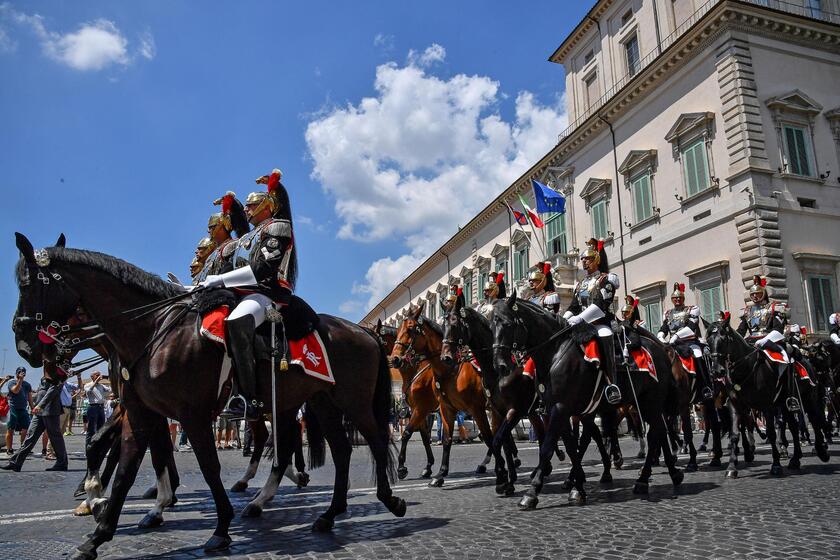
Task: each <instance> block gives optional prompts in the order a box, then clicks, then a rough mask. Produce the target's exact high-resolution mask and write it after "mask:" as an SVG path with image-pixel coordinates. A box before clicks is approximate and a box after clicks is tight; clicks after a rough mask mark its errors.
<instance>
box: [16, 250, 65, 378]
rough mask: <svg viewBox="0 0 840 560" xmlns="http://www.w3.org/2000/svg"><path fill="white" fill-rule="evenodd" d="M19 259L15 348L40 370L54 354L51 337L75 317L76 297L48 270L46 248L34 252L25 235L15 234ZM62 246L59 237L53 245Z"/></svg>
mask: <svg viewBox="0 0 840 560" xmlns="http://www.w3.org/2000/svg"><path fill="white" fill-rule="evenodd" d="M15 237H16V243H17V248H18V250H20V254H21V258H20V260H19V261H18V264H17V270H16V274H17V283H18V289H19V297H18V305H17V309H16V311H15V316H14V318H13V319H12V330H13V331H14V333H15V346H16V348H17V351H18V354H20V356H21V358H23V359H24V360H26V361H27V362H28V363H29V365H31V366H32V367H41V365H42V364H43V361H44V355H45V353H46V354H47V357H49V356H51V355H52V352H54V348H53V344H52V343H53V342H55V339H54V338H53V335H57V334H59V333H60V331H61V328H62V325H66V324H67V321H68V320H69V319H70V318H71V317H72V316H73V315H74V314H75V312H76V309H77V308H78V306H79V295H78V294H77V293H76V292H75V291H73V290H72V289H71V288H70V287H69V286H68V285H67V284H66V283H65V282H64V281H63V280H62V277H61V275H60V274H59V273H58V272H56V271H55V270H53V269H51V268H50V257H49V254H48V252H47V250H46V249H39V250H37V251H36V250H35V249H34V248H33V247H32V243H30V241H29V239H27V238H26V236H24V235H22V234H20V233H15ZM64 244H65V239H64V234H62V235H61V236H60V237H59V238H58V241H57V242H56V246H59V247H63V246H64Z"/></svg>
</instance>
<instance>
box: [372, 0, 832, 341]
mask: <svg viewBox="0 0 840 560" xmlns="http://www.w3.org/2000/svg"><path fill="white" fill-rule="evenodd" d="M549 60H550V61H551V62H554V63H557V64H562V65H563V66H564V68H565V71H566V100H567V112H568V114H569V121H570V123H571V125H570V126H569V128H568V129H567V130H565V131H563V132H562V133H560V135H559V141H558V144H557V145H556V146H555V147H554V148H552V149H551V151H549V152H548V153H547V154H546V155H545V156H544V157H543V158H542V159H541V160H540V161H538V162H536V163H535V164H534V165H533V167H531V169H529V170H528V171H527V172H526V173H525V174H524V175H522V176H521V177H520V178H519V179H517V180H516V181H515V182H514V183H513V184H512V185H510V186H508V187H507V188H505V189H504V191H503V192H501V194H500V195H499V196H498V197H497V198H496V199H495V200H494V201H493V202H492V203H491V204H490V205H488V206H487V207H486V208H485V209H484V210H482V211H481V212H480V213H479V214H478V215H477V216H475V217H474V218H473V219H472V220H471V221H470V222H469V223H468V224H467V225H466V226H465V227H463V228H462V229H460V230H459V231H458V233H456V234H455V235H454V236H453V237H452V238H451V239H449V240H448V241H447V242H446V243H444V244H443V246H441V247H440V249H438V250H437V251H436V252H435V253H434V254H432V255H431V256H430V257H429V258H428V259H427V260H426V261H425V262H423V263H422V264H421V265H420V266H419V267H418V268H417V269H416V270H414V271H413V272H412V273H411V274H409V275H408V276H407V277H406V278H405V279H404V280H403V281H402V282H401V284H400V285H398V286H397V287H395V288H394V290H393V291H392V292H391V293H389V294H388V295H387V296H386V297H385V298H384V299H383V300H382V301H381V302H380V303H379V304H377V305H376V306H375V307H374V308H373V309H371V310H370V311H369V312H368V314H367V316H366V317H365V318H364V319H363V322H369V323H375V322H376V320H377V319H382V320H383V321H384V322H386V323H388V324H396V323H397V322H398V321H399V320H400V318H401V317H402V316H403V315H404V313H405V312H406V310H407V309H408V307H409V305H410V304H418V303H420V302H423V301H425V302H426V304H427V310H428V312H427V314H428V315H430V316H432V317H433V318H436V319H439V316H440V308H439V305H438V303H439V302H440V301H441V299H442V298H444V297H445V296H446V294H447V291H448V287H449V286H450V285H452V284H457V285H459V286H461V287H462V288H463V289H464V292H465V294H466V297H467V299H468V301H469V302H470V303H477V302H478V301H479V299H480V297H481V286H483V285H484V283H485V282H486V280H487V276H488V274H489V273H490V272H491V271H493V270H504V271H506V276H507V278H509V279H511V278H512V280H513V283H515V284H516V286H517V289H518V290H519V291H520V292H519V293H520V294H521V295H527V294H525V293H524V290H526V289H527V287H526V283H525V281H524V280H525V278H526V277H527V273H528V271H529V269H530V268H532V267H533V266H534V265H535V264H536V263H537V262H538V261H540V260H542V259H543V258H544V257H545V258H548V259H549V260H551V261H552V262H553V263H554V265H555V272H554V274H555V279H556V280H557V282H556V283H557V285H558V291H559V292H560V294H561V297H563V298H564V301H568V300H569V297H570V295H571V288H572V287H573V285H574V282H575V279H576V277H577V276H578V275H579V274H580V272H579V270H578V268H579V267H578V264H577V260H578V259H577V253H578V252H579V250H580V248H581V247H584V243H585V241H586V240H587V239H589V238H590V237H597V238H602V239H605V240H606V243H605V248H606V250H607V254H608V256H609V258H610V263H611V265H612V271H613V272H615V273H617V274H618V275H619V278H620V279H621V282H622V288H621V290H620V293H621V294H622V295H623V294H624V293H625V292H629V293H632V294H634V295H635V296H637V297H638V298H639V299H640V302H641V310H642V314H643V316H644V318H645V319H646V320H647V321H648V323H649V324H650V326H652V327H653V328H654V329H656V328H658V325H659V323H660V321H661V316H662V312H663V311H664V310H665V309H666V308H667V306H668V305H669V304H670V299H669V294H670V291H671V290H670V286H671V285H672V284H673V282H684V283H685V284H686V292H687V293H686V299H687V302H688V303H691V304H696V305H699V306H700V308H701V312H702V314H703V316H704V317H706V318H711V317H713V316H715V315H716V313H717V312H718V311H720V310H722V309H729V310H732V311H733V316H734V315H737V313H738V312H739V311H740V309H741V308H742V307H743V305H744V301H745V300H746V297H747V288H748V286H749V284H750V283H751V278H752V275H753V274H762V275H765V276H766V277H767V279H768V285H769V286H770V289H771V291H772V294H773V297H774V298H776V299H780V300H784V301H786V302H787V303H788V304H789V306H790V310H791V320H792V321H793V322H796V323H799V324H802V325H805V326H807V327H808V329H809V332H825V331H826V330H827V318H828V314H829V313H831V312H833V311H835V310H837V308H838V307H840V297H839V296H838V264H840V0H821V1H820V0H790V1H789V2H780V1H775V0H749V1H736V0H707V1H706V0H599V1H597V2H596V3H595V5H594V6H593V7H592V8H591V10H590V12H589V14H588V15H587V17H586V18H584V19H583V20H582V21H581V22H580V23H579V24H578V25H577V27H576V28H575V29H574V31H573V32H572V33H571V34H570V35H569V36H568V37H567V38H566V39H565V40H564V41H563V42H562V44H561V45H560V46H559V47H558V48H557V50H556V51H555V52H554V53H553V54H552V55H551V56H550V59H549ZM531 179H537V180H539V181H541V182H543V183H545V184H547V185H549V186H551V187H552V188H554V189H555V190H557V191H559V192H561V193H563V194H564V195H565V196H566V210H567V211H566V213H565V214H564V215H542V218H543V220H544V221H545V222H546V226H545V228H544V229H542V230H536V231H532V230H531V229H530V228H528V227H527V226H526V227H525V228H518V227H516V226H515V225H514V227H510V220H509V217H508V212H507V209H506V208H505V206H504V203H505V202H507V203H510V204H512V205H514V206H518V205H519V204H518V196H517V195H518V194H519V193H522V194H523V196H525V197H526V199H528V200H529V201H530V203H531V204H532V203H533V192H532V189H531V186H530V180H531ZM510 284H511V283H510V282H509V284H508V285H509V286H510Z"/></svg>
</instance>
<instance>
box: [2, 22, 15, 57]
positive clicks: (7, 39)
mask: <svg viewBox="0 0 840 560" xmlns="http://www.w3.org/2000/svg"><path fill="white" fill-rule="evenodd" d="M16 49H17V41H15V40H14V39H12V38H11V36H9V32H8V31H6V29H4V28H3V27H0V53H10V52H14V51H15V50H16Z"/></svg>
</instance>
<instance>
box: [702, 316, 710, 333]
mask: <svg viewBox="0 0 840 560" xmlns="http://www.w3.org/2000/svg"><path fill="white" fill-rule="evenodd" d="M700 320H701V321H703V327H705V329H706V330H709V327H711V326H712V324H711V323H710V322H708V321H707V320H706V319H705V318H703V317H700Z"/></svg>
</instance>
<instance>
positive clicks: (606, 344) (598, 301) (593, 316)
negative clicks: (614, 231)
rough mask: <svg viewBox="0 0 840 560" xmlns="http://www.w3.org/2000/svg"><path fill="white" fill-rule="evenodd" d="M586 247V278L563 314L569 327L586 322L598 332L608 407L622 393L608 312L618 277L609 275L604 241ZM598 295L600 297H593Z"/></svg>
mask: <svg viewBox="0 0 840 560" xmlns="http://www.w3.org/2000/svg"><path fill="white" fill-rule="evenodd" d="M588 245H589V248H588V249H587V250H586V251H584V252H583V253H582V254H581V256H580V261H581V266H582V267H583V270H584V272H585V273H586V275H585V276H584V278H583V280H580V281H579V282H578V283H577V284H575V289H574V292H573V293H572V302H571V304H570V305H569V308H568V309H567V310H566V312H565V313H564V314H563V318H564V319H566V320H567V321H568V323H569V325H577V324H579V323H583V322H587V323H589V324H590V325H592V326H593V327H594V328H595V330H596V331H597V336H596V337H595V338H596V340H597V342H598V350H599V353H600V356H599V358H598V367H599V368H600V369H601V372H602V373H603V375H604V377H605V378H606V380H607V386H606V387H605V388H604V397H606V399H607V402H609V403H610V404H618V403H619V402H620V401H621V391H620V390H619V388H618V385H616V384H615V383H614V381H615V348H614V344H613V339H614V333H613V330H612V326H611V325H612V320H613V318H614V315H613V313H612V311H610V307H611V306H612V303H613V300H614V299H615V293H616V291H617V290H618V288H619V285H620V282H619V280H618V276H616V275H615V274H613V273H611V272H610V268H609V262H608V261H607V254H606V252H605V251H604V242H603V241H595V240H594V239H591V240H590V241H589V243H588ZM597 295H600V297H596V296H597Z"/></svg>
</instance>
